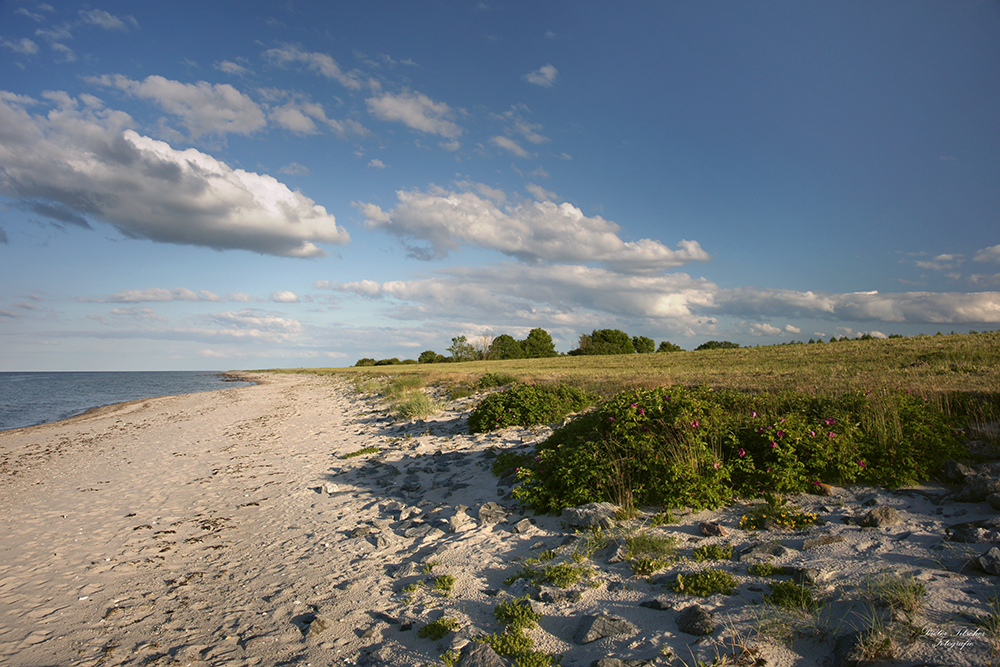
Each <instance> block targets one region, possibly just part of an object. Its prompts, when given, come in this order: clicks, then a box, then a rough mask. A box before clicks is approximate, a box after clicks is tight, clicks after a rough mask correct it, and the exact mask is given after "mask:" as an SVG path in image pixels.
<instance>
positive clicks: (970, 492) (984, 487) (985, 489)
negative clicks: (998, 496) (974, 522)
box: [955, 474, 1000, 503]
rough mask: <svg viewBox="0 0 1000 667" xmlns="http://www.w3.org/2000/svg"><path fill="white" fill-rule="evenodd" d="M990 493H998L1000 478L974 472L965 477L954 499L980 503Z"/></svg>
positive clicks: (962, 501)
mask: <svg viewBox="0 0 1000 667" xmlns="http://www.w3.org/2000/svg"><path fill="white" fill-rule="evenodd" d="M991 493H1000V480H997V479H993V478H991V477H987V476H985V475H979V474H976V475H971V476H969V477H966V478H965V483H964V484H963V485H962V488H961V489H959V491H958V493H957V494H956V495H955V500H956V501H957V502H960V503H981V502H983V501H984V500H986V497H987V496H989V495H990V494H991Z"/></svg>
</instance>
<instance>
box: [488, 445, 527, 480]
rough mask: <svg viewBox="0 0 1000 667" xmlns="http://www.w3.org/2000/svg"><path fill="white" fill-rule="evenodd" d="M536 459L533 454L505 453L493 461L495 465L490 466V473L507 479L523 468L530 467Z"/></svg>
mask: <svg viewBox="0 0 1000 667" xmlns="http://www.w3.org/2000/svg"><path fill="white" fill-rule="evenodd" d="M534 458H535V457H533V456H532V455H531V454H526V453H524V452H511V451H503V452H500V453H498V454H497V455H496V458H494V459H493V463H491V464H490V472H492V473H493V474H494V475H496V476H497V477H506V476H507V475H512V474H513V473H515V472H517V469H518V468H520V467H521V466H527V465H530V464H531V462H532V461H533V460H534Z"/></svg>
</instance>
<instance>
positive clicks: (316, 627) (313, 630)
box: [305, 616, 330, 637]
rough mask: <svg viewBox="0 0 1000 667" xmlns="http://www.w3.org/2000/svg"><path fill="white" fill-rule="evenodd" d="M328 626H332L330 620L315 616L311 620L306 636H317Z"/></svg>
mask: <svg viewBox="0 0 1000 667" xmlns="http://www.w3.org/2000/svg"><path fill="white" fill-rule="evenodd" d="M328 627H330V624H329V622H327V621H324V620H323V619H322V618H320V617H318V616H317V617H316V618H313V619H312V621H310V622H309V625H308V626H307V629H306V632H305V635H306V637H315V636H316V635H318V634H319V633H321V632H323V631H324V630H326V629H327V628H328Z"/></svg>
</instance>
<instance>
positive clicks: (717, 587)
mask: <svg viewBox="0 0 1000 667" xmlns="http://www.w3.org/2000/svg"><path fill="white" fill-rule="evenodd" d="M672 588H673V589H674V591H675V592H677V593H683V594H684V595H698V596H701V597H708V596H710V595H715V594H716V593H722V594H723V595H732V594H733V591H734V590H735V589H736V577H734V576H733V575H731V574H729V573H728V572H726V571H724V570H701V571H700V572H692V573H691V574H688V575H683V574H678V575H677V581H676V582H675V583H674V584H673V586H672Z"/></svg>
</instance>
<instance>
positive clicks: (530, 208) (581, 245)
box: [355, 187, 709, 273]
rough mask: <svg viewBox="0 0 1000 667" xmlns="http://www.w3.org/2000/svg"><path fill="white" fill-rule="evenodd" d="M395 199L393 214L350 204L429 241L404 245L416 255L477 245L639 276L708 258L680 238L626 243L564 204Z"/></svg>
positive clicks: (459, 195)
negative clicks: (672, 243)
mask: <svg viewBox="0 0 1000 667" xmlns="http://www.w3.org/2000/svg"><path fill="white" fill-rule="evenodd" d="M396 196H397V197H398V198H399V204H398V205H397V206H396V207H395V208H393V209H392V210H390V211H383V210H382V209H381V208H380V207H379V206H376V205H375V204H365V203H357V202H356V203H355V206H357V207H358V208H359V210H360V211H361V212H362V213H363V214H364V216H365V225H366V226H367V227H369V228H371V229H382V230H384V231H387V232H389V233H390V234H394V235H396V236H398V237H400V238H402V239H415V240H419V241H426V242H427V244H428V245H426V246H414V245H408V246H407V248H408V250H409V252H410V254H411V255H412V256H414V257H417V258H420V259H432V258H442V257H446V256H447V255H448V253H449V252H450V251H453V250H457V249H458V248H459V247H461V246H462V245H476V246H481V247H484V248H493V249H496V250H499V251H501V252H503V253H505V254H507V255H511V256H513V257H517V258H518V259H521V260H524V261H547V262H602V263H604V264H605V265H606V266H608V267H610V268H612V269H615V270H619V271H622V272H627V273H641V272H648V271H659V270H663V269H666V268H670V267H676V266H681V265H682V264H686V263H688V262H691V261H705V260H707V259H708V258H709V257H708V254H707V253H706V252H705V251H704V250H702V249H701V246H700V245H698V242H697V241H681V242H680V249H679V250H672V249H670V248H668V247H667V246H665V245H663V244H661V243H660V242H659V241H653V240H650V239H642V240H640V241H628V242H626V241H623V240H622V239H621V238H619V236H618V230H619V228H618V225H616V224H615V223H613V222H610V221H608V220H605V219H604V218H601V217H600V216H595V217H592V218H588V217H587V216H585V215H583V212H582V211H580V209H578V208H576V207H575V206H573V205H572V204H569V203H563V204H555V203H553V202H551V201H542V202H522V203H510V204H498V203H496V202H495V201H491V200H490V199H486V198H484V197H482V196H480V195H478V194H476V193H473V192H452V191H447V190H443V189H440V188H433V187H432V188H431V190H430V191H429V192H426V193H424V192H420V191H416V190H415V191H411V192H406V191H402V190H400V191H398V192H397V193H396Z"/></svg>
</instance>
